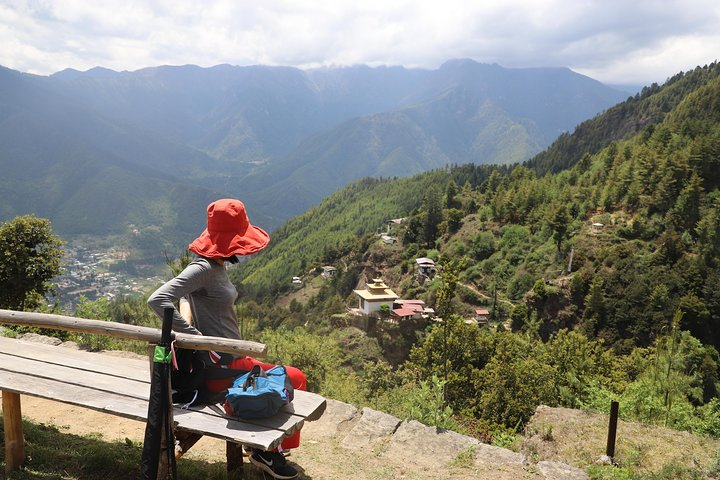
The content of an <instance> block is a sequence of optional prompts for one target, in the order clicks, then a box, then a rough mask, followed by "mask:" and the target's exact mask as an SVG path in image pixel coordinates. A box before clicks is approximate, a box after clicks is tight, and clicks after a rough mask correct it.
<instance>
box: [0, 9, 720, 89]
mask: <svg viewBox="0 0 720 480" xmlns="http://www.w3.org/2000/svg"><path fill="white" fill-rule="evenodd" d="M716 4H717V2H715V0H683V1H675V0H656V1H650V0H636V1H634V2H627V1H620V0H605V1H601V0H594V1H593V0H585V1H580V0H563V1H561V0H535V1H531V0H504V1H503V0H485V1H483V2H468V1H466V0H443V1H442V2H438V1H437V0H414V1H413V0H394V1H392V2H388V1H386V0H382V1H381V0H366V1H363V2H356V1H352V2H351V1H349V0H310V1H300V0H263V1H256V0H216V1H211V2H208V1H200V0H153V1H141V0H131V1H125V2H116V1H114V0H113V1H109V0H104V1H103V0H96V1H94V2H87V1H86V0H56V1H43V0H0V42H2V44H3V48H2V49H0V64H2V65H4V66H7V67H10V68H14V69H17V70H22V71H27V72H32V73H39V74H49V73H52V72H55V71H58V70H62V69H63V68H66V67H73V68H77V69H81V70H84V69H87V68H91V67H93V66H97V65H100V66H104V67H108V68H113V69H116V70H136V69H139V68H143V67H147V66H155V65H163V64H186V63H193V64H197V65H201V66H211V65H215V64H218V63H230V64H236V65H247V64H269V65H291V66H298V67H310V66H318V65H349V64H358V63H365V64H369V65H379V64H388V65H406V66H421V67H427V68H435V67H437V66H438V65H439V64H440V63H442V62H444V61H445V60H448V59H451V58H459V57H468V58H473V59H475V60H477V61H480V62H497V63H499V64H501V65H505V66H510V67H523V66H568V67H570V68H573V69H574V70H577V71H580V72H582V73H585V74H587V75H590V76H593V77H595V78H598V79H600V80H602V81H606V82H617V83H630V82H636V83H650V82H653V81H657V82H662V81H663V80H664V79H665V78H666V77H668V76H670V75H673V74H674V73H677V71H680V70H687V69H689V68H693V67H694V66H695V65H697V64H705V63H708V62H711V61H714V60H715V59H716V57H717V55H718V54H717V52H718V51H720V48H718V47H720V36H718V34H717V33H716V32H717V31H720V28H719V27H720V21H719V20H720V6H718V5H716Z"/></svg>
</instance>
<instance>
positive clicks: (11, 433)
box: [2, 390, 25, 476]
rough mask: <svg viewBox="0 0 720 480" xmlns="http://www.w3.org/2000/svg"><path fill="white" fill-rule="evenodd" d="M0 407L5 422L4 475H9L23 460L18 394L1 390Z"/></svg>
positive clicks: (23, 447)
mask: <svg viewBox="0 0 720 480" xmlns="http://www.w3.org/2000/svg"><path fill="white" fill-rule="evenodd" d="M2 409H3V422H4V424H5V427H4V428H5V475H6V476H10V472H12V471H13V470H16V469H17V468H18V467H20V465H22V464H23V462H25V440H24V438H23V428H22V412H21V409H20V394H19V393H15V392H8V391H5V390H3V392H2Z"/></svg>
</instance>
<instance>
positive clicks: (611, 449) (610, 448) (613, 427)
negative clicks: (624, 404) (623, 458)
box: [605, 400, 620, 460]
mask: <svg viewBox="0 0 720 480" xmlns="http://www.w3.org/2000/svg"><path fill="white" fill-rule="evenodd" d="M619 408H620V404H619V403H618V402H616V401H615V400H613V401H612V402H610V422H609V423H608V439H607V448H606V449H605V455H607V456H608V457H610V459H611V460H613V459H614V457H615V439H616V436H617V422H618V410H619Z"/></svg>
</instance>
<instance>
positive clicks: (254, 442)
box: [173, 409, 302, 450]
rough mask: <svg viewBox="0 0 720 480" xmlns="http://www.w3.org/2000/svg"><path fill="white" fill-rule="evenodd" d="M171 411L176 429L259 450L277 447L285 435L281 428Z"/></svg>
mask: <svg viewBox="0 0 720 480" xmlns="http://www.w3.org/2000/svg"><path fill="white" fill-rule="evenodd" d="M173 413H174V415H175V417H174V418H175V425H176V428H177V429H180V430H183V431H188V432H193V433H199V434H203V435H207V436H210V437H214V438H219V439H221V440H225V441H231V442H236V443H242V444H243V445H247V446H250V447H253V448H259V449H261V450H273V449H275V448H277V447H278V446H279V445H280V443H282V440H283V439H284V438H285V437H286V436H287V435H286V433H285V432H283V431H282V430H275V429H268V428H266V427H262V426H259V425H252V424H250V423H245V422H241V421H238V420H232V419H228V418H223V417H218V416H213V415H203V414H199V413H197V412H193V411H189V410H180V409H175V410H174V412H173ZM300 426H302V424H299V425H298V427H300Z"/></svg>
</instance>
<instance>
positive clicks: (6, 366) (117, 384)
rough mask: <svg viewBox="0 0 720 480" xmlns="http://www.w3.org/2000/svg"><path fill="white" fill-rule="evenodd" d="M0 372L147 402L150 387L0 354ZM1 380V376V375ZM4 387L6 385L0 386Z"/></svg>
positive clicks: (145, 383) (127, 380)
mask: <svg viewBox="0 0 720 480" xmlns="http://www.w3.org/2000/svg"><path fill="white" fill-rule="evenodd" d="M0 371H4V372H14V373H21V374H23V375H26V376H30V377H33V378H44V379H48V380H55V381H57V382H60V383H62V384H67V385H76V386H80V387H87V388H89V389H92V390H95V391H98V392H105V393H108V394H111V395H122V396H127V397H134V398H139V399H141V400H144V401H147V399H148V398H149V397H150V384H149V383H148V382H147V381H138V380H131V379H128V378H122V377H114V376H112V375H108V374H105V373H98V372H89V371H87V370H78V369H76V368H72V367H66V366H63V365H56V364H52V363H45V362H41V361H39V360H29V359H27V358H21V357H13V356H9V355H5V354H4V353H0ZM0 378H2V376H1V375H0ZM2 387H3V388H5V387H9V385H2ZM20 393H31V392H20Z"/></svg>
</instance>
